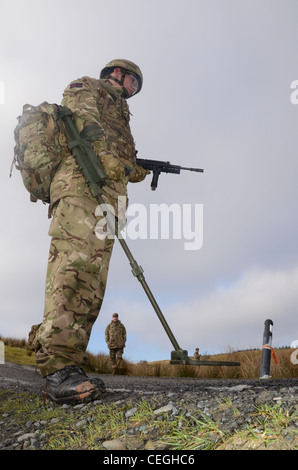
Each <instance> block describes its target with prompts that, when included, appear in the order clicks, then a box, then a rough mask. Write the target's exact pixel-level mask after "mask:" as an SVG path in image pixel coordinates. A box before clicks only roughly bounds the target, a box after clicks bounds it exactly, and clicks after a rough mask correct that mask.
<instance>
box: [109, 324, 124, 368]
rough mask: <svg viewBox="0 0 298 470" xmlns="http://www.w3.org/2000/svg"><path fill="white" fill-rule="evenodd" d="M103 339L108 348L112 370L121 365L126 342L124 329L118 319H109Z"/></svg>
mask: <svg viewBox="0 0 298 470" xmlns="http://www.w3.org/2000/svg"><path fill="white" fill-rule="evenodd" d="M105 340H106V343H107V345H108V348H109V350H110V359H111V363H112V369H113V372H115V371H116V370H119V369H120V368H121V365H122V356H123V349H124V348H125V343H126V329H125V326H124V325H123V323H121V321H120V320H117V321H113V320H112V321H111V322H110V323H109V324H108V326H107V327H106V331H105Z"/></svg>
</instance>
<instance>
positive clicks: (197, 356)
mask: <svg viewBox="0 0 298 470" xmlns="http://www.w3.org/2000/svg"><path fill="white" fill-rule="evenodd" d="M199 351H200V350H199V348H196V349H195V352H194V355H193V357H194V359H195V360H196V361H199V360H200V358H201V356H200V354H199Z"/></svg>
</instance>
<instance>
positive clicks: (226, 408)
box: [0, 364, 298, 450]
mask: <svg viewBox="0 0 298 470" xmlns="http://www.w3.org/2000/svg"><path fill="white" fill-rule="evenodd" d="M0 378H1V386H0V391H1V388H2V389H4V390H10V396H11V397H17V396H18V394H19V393H20V392H27V393H30V394H37V395H40V386H41V383H42V379H41V377H40V375H39V374H38V373H36V371H35V370H34V368H32V367H25V366H16V365H13V364H5V365H0ZM102 378H103V380H104V382H105V384H106V387H107V392H106V393H105V394H104V395H103V397H102V400H100V401H97V402H94V403H90V404H85V405H77V406H67V405H63V406H62V408H63V409H64V410H65V411H66V412H67V414H68V417H69V416H71V417H72V422H71V427H70V428H69V432H73V431H71V429H72V430H73V429H75V430H80V429H81V430H83V429H84V428H85V427H86V425H88V424H90V423H91V424H92V420H94V416H95V414H96V410H97V407H100V406H101V405H102V404H103V403H104V404H112V403H114V404H116V405H117V406H119V407H120V406H121V407H123V406H124V405H126V408H125V423H126V424H125V426H126V428H125V433H124V434H122V436H121V439H109V437H108V436H102V437H100V438H98V439H97V442H95V443H94V444H97V446H99V447H98V448H100V449H102V450H124V449H125V450H127V449H130V450H166V449H171V448H173V447H171V446H169V445H165V444H161V440H160V436H159V435H158V431H157V430H158V426H157V424H158V421H164V420H168V422H171V421H174V420H175V421H176V422H177V426H178V428H179V427H181V428H182V427H183V426H184V425H185V423H186V422H191V421H192V420H194V418H195V419H198V420H201V421H205V420H206V419H207V420H211V421H212V422H213V423H215V424H216V429H217V432H214V433H210V440H212V439H213V441H214V445H216V444H217V443H218V448H220V434H221V433H224V434H225V435H226V436H231V437H230V438H229V439H228V440H225V447H224V448H225V449H233V450H234V449H247V448H253V449H255V448H256V449H265V448H266V449H268V448H270V449H283V450H284V449H291V450H292V449H298V422H297V396H298V379H284V380H268V379H266V380H259V381H252V380H243V381H242V380H241V381H239V380H234V381H233V380H232V381H231V380H229V381H227V380H216V379H215V380H204V379H185V378H179V379H174V378H151V377H150V378H148V377H127V376H110V375H106V376H102ZM143 400H146V401H147V402H148V403H149V404H150V405H151V406H152V408H153V409H154V414H153V415H152V417H151V421H150V422H148V423H146V424H145V425H144V424H142V425H140V426H138V425H136V421H134V420H133V419H132V418H133V416H134V415H135V414H136V413H137V410H138V407H139V405H140V403H141V402H142V401H143ZM266 405H269V406H271V407H272V406H273V407H275V408H276V409H277V410H279V412H283V413H285V414H287V413H288V414H289V415H290V416H291V419H290V420H289V422H288V423H287V426H286V427H285V428H284V429H283V431H282V432H281V434H280V435H279V436H274V438H273V437H272V440H271V441H270V442H271V443H270V444H268V442H269V441H268V439H266V444H265V441H264V436H265V434H266V420H267V419H268V417H266V416H265V415H263V416H261V417H260V416H257V413H256V409H257V408H258V407H262V406H263V407H264V406H266ZM49 406H52V407H53V406H57V405H49ZM33 413H34V412H33ZM181 416H183V419H184V421H183V423H184V424H183V423H182V421H179V419H178V417H181ZM55 419H56V420H57V419H58V421H59V418H52V419H51V420H48V421H45V420H35V419H34V414H31V415H30V416H26V417H25V419H23V421H22V423H23V424H22V426H20V425H19V423H17V421H16V412H15V410H11V411H9V412H7V413H2V415H1V414H0V450H12V449H14V450H24V449H37V450H38V449H41V448H44V447H46V444H47V433H46V431H47V430H48V429H49V428H51V427H53V425H54V424H55V422H53V420H55ZM209 422H210V421H209ZM159 424H160V423H159ZM69 426H70V425H69ZM248 427H250V429H253V431H254V434H255V438H254V439H253V440H250V439H249V438H248V436H247V435H246V434H245V430H246V429H247V428H248ZM219 431H220V432H219ZM236 431H237V432H238V433H237V432H236ZM268 432H273V430H272V429H271V430H270V431H268V430H267V434H268ZM267 437H268V435H267Z"/></svg>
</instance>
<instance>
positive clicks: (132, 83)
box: [123, 73, 139, 96]
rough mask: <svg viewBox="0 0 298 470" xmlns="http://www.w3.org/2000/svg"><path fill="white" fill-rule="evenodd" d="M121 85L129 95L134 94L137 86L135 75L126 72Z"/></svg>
mask: <svg viewBox="0 0 298 470" xmlns="http://www.w3.org/2000/svg"><path fill="white" fill-rule="evenodd" d="M123 86H124V88H125V89H126V90H127V92H128V94H129V96H132V95H134V94H135V93H136V92H137V91H138V88H139V82H138V79H137V77H136V76H135V75H134V74H132V73H127V74H126V75H125V77H124V82H123Z"/></svg>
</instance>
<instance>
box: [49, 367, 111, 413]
mask: <svg viewBox="0 0 298 470" xmlns="http://www.w3.org/2000/svg"><path fill="white" fill-rule="evenodd" d="M105 391H106V387H105V384H104V383H103V381H102V380H101V379H100V378H99V377H97V378H95V377H91V378H89V377H88V376H87V375H86V374H85V372H84V371H83V369H81V368H80V367H78V366H67V367H64V369H61V370H57V371H56V372H54V373H53V374H49V375H47V376H46V377H45V385H44V388H43V390H42V395H43V398H44V399H50V400H52V401H54V402H56V403H61V404H62V403H67V404H76V403H87V402H90V401H93V400H96V399H98V398H99V397H100V396H101V395H102V394H103V393H104V392H105Z"/></svg>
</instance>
